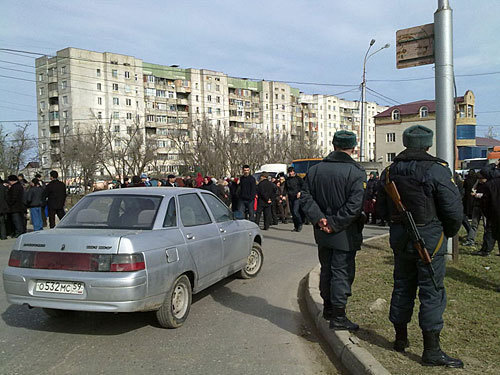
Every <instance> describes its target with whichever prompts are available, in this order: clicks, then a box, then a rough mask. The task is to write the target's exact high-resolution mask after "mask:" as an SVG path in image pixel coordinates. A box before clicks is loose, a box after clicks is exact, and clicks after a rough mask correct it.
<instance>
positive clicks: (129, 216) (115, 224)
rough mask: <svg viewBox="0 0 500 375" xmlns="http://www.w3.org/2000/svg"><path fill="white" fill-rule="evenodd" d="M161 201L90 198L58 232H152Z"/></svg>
mask: <svg viewBox="0 0 500 375" xmlns="http://www.w3.org/2000/svg"><path fill="white" fill-rule="evenodd" d="M161 199H162V197H158V196H146V195H125V194H124V195H116V194H113V195H93V196H92V195H91V196H87V197H85V198H83V199H82V200H81V201H80V202H78V204H77V205H76V206H75V207H74V208H73V209H72V210H70V211H69V212H68V214H67V215H66V216H65V217H64V218H63V219H62V220H61V222H60V223H59V225H58V226H57V227H58V228H96V229H97V228H99V229H151V228H153V223H154V220H155V218H156V213H157V211H158V207H159V206H160V202H161Z"/></svg>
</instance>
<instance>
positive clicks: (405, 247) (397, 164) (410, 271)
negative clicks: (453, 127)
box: [376, 125, 463, 368]
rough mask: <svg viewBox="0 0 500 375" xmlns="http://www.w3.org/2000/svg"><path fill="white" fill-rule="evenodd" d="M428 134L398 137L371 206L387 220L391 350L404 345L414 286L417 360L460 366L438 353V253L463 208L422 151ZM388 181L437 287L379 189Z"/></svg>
mask: <svg viewBox="0 0 500 375" xmlns="http://www.w3.org/2000/svg"><path fill="white" fill-rule="evenodd" d="M433 134H434V132H433V131H432V130H430V129H428V128H426V127H424V126H421V125H415V126H412V127H410V128H408V129H406V130H405V131H404V133H403V144H404V146H405V147H406V150H404V151H403V152H401V153H400V154H399V155H397V156H396V158H395V159H394V162H393V164H392V165H391V166H390V167H388V168H386V169H385V171H384V172H383V173H382V176H381V178H380V181H381V187H380V190H379V192H378V197H377V207H376V208H377V211H378V213H379V215H380V216H381V217H384V218H385V219H386V220H389V221H390V244H391V247H392V249H393V252H394V289H393V292H392V299H391V307H390V315H389V319H390V321H391V322H392V323H393V324H394V328H395V331H396V341H395V343H394V349H395V350H396V351H400V352H404V350H405V348H407V347H408V346H409V341H408V335H407V324H408V323H409V322H410V320H411V316H412V313H413V307H414V304H415V296H416V293H417V288H418V289H419V299H420V313H419V325H420V328H421V329H422V334H423V339H424V352H423V354H422V362H423V363H424V364H425V365H428V366H446V367H455V368H461V367H463V363H462V361H461V360H459V359H454V358H451V357H449V356H448V355H447V354H446V353H444V352H443V351H442V350H441V347H440V343H439V335H440V332H441V329H442V328H443V312H444V309H445V307H446V291H445V288H444V276H445V272H446V269H445V267H446V265H445V262H446V260H445V256H444V255H445V254H446V253H447V243H448V241H447V239H448V238H449V237H453V236H455V235H456V234H457V232H458V230H459V229H460V226H461V224H462V217H463V207H462V201H461V199H460V193H459V191H458V189H457V187H456V185H455V183H454V181H453V178H452V174H451V171H450V169H449V167H448V164H447V163H446V162H445V161H443V160H441V159H438V158H436V157H434V156H432V155H430V154H428V153H427V152H426V151H427V150H428V149H429V148H430V147H431V146H432V140H433ZM392 181H393V182H394V183H395V184H396V187H397V189H398V191H399V194H400V196H401V201H402V202H403V204H404V205H405V207H406V208H407V210H408V211H409V212H411V213H412V215H413V218H414V220H415V223H416V224H417V227H418V231H419V233H420V235H421V236H422V238H423V239H424V241H425V245H426V246H425V247H426V250H425V251H428V253H429V255H430V257H431V258H432V263H431V264H432V267H433V268H434V280H435V282H436V284H437V288H436V287H435V286H434V284H433V282H432V279H431V276H430V273H429V270H428V268H427V267H426V266H425V265H424V264H423V262H422V261H421V260H420V258H419V256H418V253H417V252H416V250H415V247H414V244H413V242H412V240H411V239H410V238H409V235H408V229H407V223H406V222H405V220H404V218H403V217H402V216H401V215H400V214H399V213H398V211H397V210H396V209H395V205H394V204H393V202H392V200H391V198H390V197H389V196H388V195H387V193H386V192H385V190H384V184H386V183H389V182H392Z"/></svg>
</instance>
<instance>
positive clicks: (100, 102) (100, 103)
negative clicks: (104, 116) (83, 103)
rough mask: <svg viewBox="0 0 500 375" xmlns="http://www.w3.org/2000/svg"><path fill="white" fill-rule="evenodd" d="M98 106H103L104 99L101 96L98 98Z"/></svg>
mask: <svg viewBox="0 0 500 375" xmlns="http://www.w3.org/2000/svg"><path fill="white" fill-rule="evenodd" d="M97 104H99V105H102V98H101V97H100V96H98V97H97Z"/></svg>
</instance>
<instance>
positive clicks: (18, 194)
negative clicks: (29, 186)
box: [7, 182, 26, 212]
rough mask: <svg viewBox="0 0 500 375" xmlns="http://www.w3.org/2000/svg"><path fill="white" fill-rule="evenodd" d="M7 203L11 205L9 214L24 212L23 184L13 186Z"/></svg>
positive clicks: (17, 183) (8, 193)
mask: <svg viewBox="0 0 500 375" xmlns="http://www.w3.org/2000/svg"><path fill="white" fill-rule="evenodd" d="M7 203H8V205H9V212H24V211H26V207H25V206H24V189H23V186H22V185H21V183H19V182H16V183H15V184H13V185H11V187H10V188H9V191H8V192H7Z"/></svg>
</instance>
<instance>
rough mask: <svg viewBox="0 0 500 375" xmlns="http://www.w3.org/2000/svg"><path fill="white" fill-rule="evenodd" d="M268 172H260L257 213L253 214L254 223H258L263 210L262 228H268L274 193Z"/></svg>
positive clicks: (273, 186)
mask: <svg viewBox="0 0 500 375" xmlns="http://www.w3.org/2000/svg"><path fill="white" fill-rule="evenodd" d="M268 177H269V174H268V173H267V172H262V174H261V175H260V182H259V184H258V185H257V196H258V199H257V213H256V214H255V223H256V224H257V225H259V223H260V215H261V214H262V212H264V230H268V229H269V226H270V225H271V221H272V212H271V204H272V203H273V200H274V197H275V194H276V189H275V187H276V185H274V184H273V183H272V182H271V181H269V179H268Z"/></svg>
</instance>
